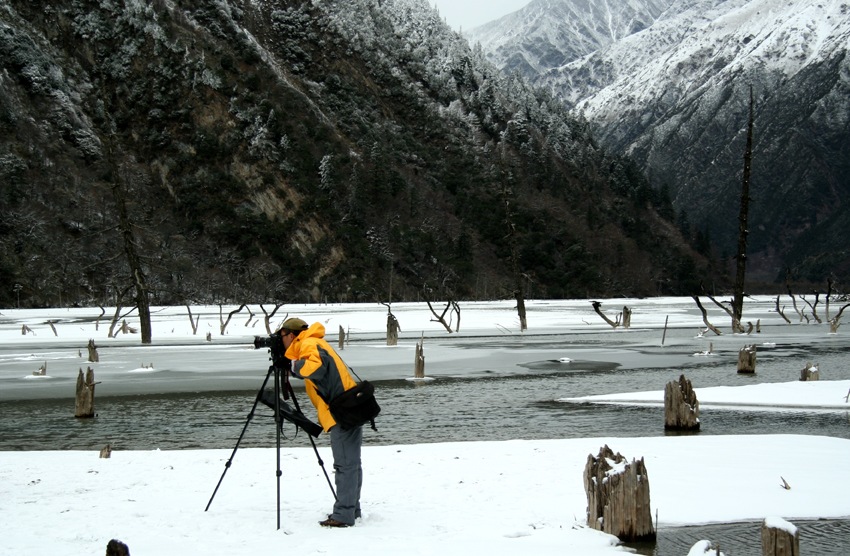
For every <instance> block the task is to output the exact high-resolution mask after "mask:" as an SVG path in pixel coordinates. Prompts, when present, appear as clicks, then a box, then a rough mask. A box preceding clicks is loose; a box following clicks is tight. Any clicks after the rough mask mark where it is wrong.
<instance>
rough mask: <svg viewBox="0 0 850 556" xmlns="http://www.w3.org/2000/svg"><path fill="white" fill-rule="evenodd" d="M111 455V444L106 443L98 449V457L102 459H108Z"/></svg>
mask: <svg viewBox="0 0 850 556" xmlns="http://www.w3.org/2000/svg"><path fill="white" fill-rule="evenodd" d="M111 456H112V446H111V445H110V444H107V445H106V446H104V447H103V448H101V449H100V457H101V458H102V459H109V458H110V457H111Z"/></svg>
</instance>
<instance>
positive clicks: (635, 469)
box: [584, 445, 655, 542]
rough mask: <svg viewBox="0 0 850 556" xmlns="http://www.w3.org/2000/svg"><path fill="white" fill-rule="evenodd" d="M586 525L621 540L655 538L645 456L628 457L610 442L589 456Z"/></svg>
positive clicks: (585, 478)
mask: <svg viewBox="0 0 850 556" xmlns="http://www.w3.org/2000/svg"><path fill="white" fill-rule="evenodd" d="M584 491H585V493H586V494H587V525H588V526H589V527H592V528H593V529H596V530H598V531H603V532H605V533H609V534H611V535H616V536H617V537H618V538H619V539H620V540H622V541H629V542H630V541H652V540H655V529H653V526H652V513H651V511H650V507H649V477H648V476H647V473H646V466H645V465H644V462H643V458H641V459H640V461H635V460H632V462H631V463H628V462H627V461H626V458H625V457H623V456H622V455H620V454H619V453H618V454H614V452H613V451H612V450H611V448H609V447H608V446H607V445H605V446H603V447H602V448H600V450H599V455H598V456H596V457H594V456H593V454H589V455H588V456H587V464H586V465H585V467H584Z"/></svg>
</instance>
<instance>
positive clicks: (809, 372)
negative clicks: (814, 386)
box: [800, 361, 820, 382]
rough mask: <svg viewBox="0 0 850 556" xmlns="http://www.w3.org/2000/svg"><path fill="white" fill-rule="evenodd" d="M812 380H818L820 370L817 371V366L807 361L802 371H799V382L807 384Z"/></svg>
mask: <svg viewBox="0 0 850 556" xmlns="http://www.w3.org/2000/svg"><path fill="white" fill-rule="evenodd" d="M813 380H820V370H818V366H817V365H815V364H814V363H812V362H811V361H809V362H807V363H806V366H805V367H804V368H803V370H802V371H800V381H802V382H807V381H813Z"/></svg>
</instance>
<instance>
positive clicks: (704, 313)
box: [691, 295, 722, 336]
mask: <svg viewBox="0 0 850 556" xmlns="http://www.w3.org/2000/svg"><path fill="white" fill-rule="evenodd" d="M691 297H693V300H694V301H696V304H697V307H699V310H700V312H701V313H702V322H704V323H705V326H706V327H708V329H709V330H711V331H712V332H714V333H715V334H717V335H718V336H722V334H721V333H720V330H718V329H717V327H715V326H714V325H713V324H711V323H710V322H708V312H707V311H706V310H705V307H703V306H702V302H700V300H699V296H696V295H694V296H691Z"/></svg>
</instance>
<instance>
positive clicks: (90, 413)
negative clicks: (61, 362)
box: [74, 367, 96, 418]
mask: <svg viewBox="0 0 850 556" xmlns="http://www.w3.org/2000/svg"><path fill="white" fill-rule="evenodd" d="M95 384H96V383H95V381H94V370H93V369H92V368H91V367H89V368H88V369H87V370H86V375H85V377H83V370H82V369H80V373H79V374H78V375H77V393H76V396H75V404H74V417H82V418H88V417H94V385H95Z"/></svg>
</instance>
